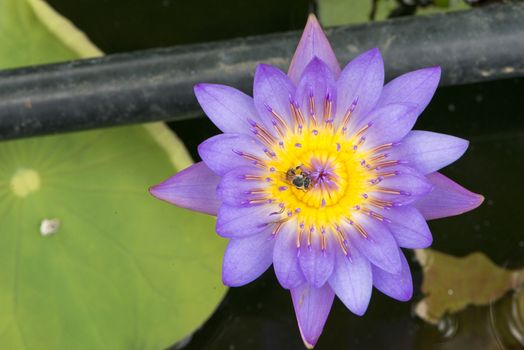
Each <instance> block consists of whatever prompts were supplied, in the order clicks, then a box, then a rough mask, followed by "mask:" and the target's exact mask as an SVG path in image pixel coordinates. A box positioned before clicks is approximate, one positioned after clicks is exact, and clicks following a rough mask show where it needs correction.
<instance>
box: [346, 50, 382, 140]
mask: <svg viewBox="0 0 524 350" xmlns="http://www.w3.org/2000/svg"><path fill="white" fill-rule="evenodd" d="M382 85H384V62H383V61H382V56H381V55H380V51H379V50H378V49H371V50H369V51H367V52H364V53H363V54H361V55H360V56H357V57H356V58H355V59H353V60H352V61H351V62H349V63H348V64H347V66H346V67H345V68H344V69H343V70H342V73H340V77H339V78H338V80H337V120H338V121H340V120H341V119H342V116H343V115H344V114H346V112H347V111H348V110H349V109H350V107H351V106H352V104H354V103H356V105H354V110H353V112H352V113H351V119H350V125H353V126H354V125H356V124H359V119H361V118H363V117H365V116H366V115H367V114H368V113H369V112H370V111H371V110H372V109H373V108H374V107H375V104H376V103H377V101H378V99H379V97H380V93H381V91H382ZM350 130H353V128H352V127H350Z"/></svg>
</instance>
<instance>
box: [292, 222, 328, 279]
mask: <svg viewBox="0 0 524 350" xmlns="http://www.w3.org/2000/svg"><path fill="white" fill-rule="evenodd" d="M321 235H322V233H320V232H313V233H312V235H311V245H309V246H308V244H307V237H302V242H301V245H300V252H299V256H298V262H299V263H300V268H301V269H302V273H304V276H305V277H306V280H307V281H308V283H309V284H311V285H312V286H313V287H315V288H319V287H321V286H323V285H324V284H325V283H326V282H327V280H328V279H329V276H331V273H332V272H333V268H334V266H335V252H336V250H335V249H333V248H335V242H334V241H332V240H331V239H329V238H330V237H331V236H332V235H331V234H329V233H327V232H326V233H324V235H328V236H327V237H326V240H327V246H328V248H327V249H324V250H322V249H321ZM303 236H306V235H303Z"/></svg>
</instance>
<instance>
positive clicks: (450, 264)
mask: <svg viewBox="0 0 524 350" xmlns="http://www.w3.org/2000/svg"><path fill="white" fill-rule="evenodd" d="M416 257H417V260H418V261H419V262H420V264H421V265H422V270H423V272H424V280H423V282H422V287H421V289H422V293H423V294H424V295H425V297H424V298H423V299H422V300H421V301H420V302H419V303H418V304H417V306H416V308H415V312H416V313H417V315H418V316H419V317H421V318H422V319H424V320H426V321H427V322H429V323H432V324H436V323H437V322H438V321H439V320H440V319H441V318H442V317H443V316H444V315H445V314H446V313H455V312H458V311H461V310H463V309H465V308H466V306H468V305H477V306H481V305H489V304H491V303H494V302H495V301H497V300H498V299H500V298H501V297H502V296H504V295H505V294H506V293H507V292H508V291H509V290H512V289H515V288H518V287H519V286H521V285H522V284H523V283H524V270H505V269H503V268H500V267H498V266H497V265H495V264H494V263H493V262H492V261H491V260H489V259H488V258H487V257H486V256H485V255H484V254H482V253H479V252H476V253H472V254H470V255H468V256H465V257H463V258H457V257H454V256H451V255H447V254H444V253H440V252H437V251H435V250H433V249H424V250H416Z"/></svg>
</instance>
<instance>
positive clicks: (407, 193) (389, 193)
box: [368, 165, 433, 205]
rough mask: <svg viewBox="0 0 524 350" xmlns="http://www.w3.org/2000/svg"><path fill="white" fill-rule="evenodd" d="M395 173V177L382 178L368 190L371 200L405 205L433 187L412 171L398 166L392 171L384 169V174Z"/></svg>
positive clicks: (422, 176) (423, 177) (424, 178)
mask: <svg viewBox="0 0 524 350" xmlns="http://www.w3.org/2000/svg"><path fill="white" fill-rule="evenodd" d="M388 171H389V172H391V171H394V172H395V174H396V175H395V176H388V177H385V178H383V179H382V180H381V181H380V182H378V183H377V184H375V185H374V186H373V187H371V188H370V190H369V191H368V194H369V195H371V196H372V197H373V198H377V199H380V200H383V201H388V202H391V203H393V204H394V205H406V204H410V203H413V202H415V201H416V200H418V199H420V198H421V197H422V196H424V195H427V194H428V193H429V192H430V191H431V190H432V189H433V185H432V184H431V183H430V182H429V181H428V180H427V179H426V177H425V176H424V175H421V174H420V173H419V172H417V171H416V170H414V169H411V168H409V167H407V166H402V165H398V166H396V167H395V168H393V169H390V168H386V169H384V172H388Z"/></svg>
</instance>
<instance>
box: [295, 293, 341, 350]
mask: <svg viewBox="0 0 524 350" xmlns="http://www.w3.org/2000/svg"><path fill="white" fill-rule="evenodd" d="M334 297H335V294H334V293H333V291H332V290H331V288H330V287H329V284H327V283H326V284H325V285H324V286H323V287H321V288H315V287H313V286H310V285H308V284H304V285H302V286H300V287H298V288H295V289H292V290H291V298H292V299H293V306H294V307H295V314H296V316H297V321H298V328H299V329H300V335H301V336H302V340H303V341H304V345H306V347H307V348H308V349H312V348H313V347H314V346H315V344H316V343H317V340H318V338H319V337H320V334H321V333H322V330H323V329H324V325H325V324H326V320H327V317H328V315H329V311H330V310H331V305H333V299H334Z"/></svg>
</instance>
